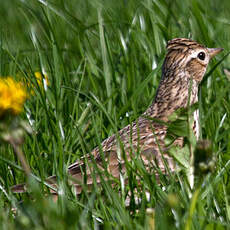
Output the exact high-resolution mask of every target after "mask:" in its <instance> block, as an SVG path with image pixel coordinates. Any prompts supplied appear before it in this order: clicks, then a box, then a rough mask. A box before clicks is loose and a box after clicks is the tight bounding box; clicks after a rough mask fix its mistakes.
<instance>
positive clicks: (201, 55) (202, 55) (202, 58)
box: [197, 52, 205, 61]
mask: <svg viewBox="0 0 230 230" xmlns="http://www.w3.org/2000/svg"><path fill="white" fill-rule="evenodd" d="M197 57H198V58H199V59H200V60H202V61H203V60H204V59H205V53H204V52H200V53H198V55H197Z"/></svg>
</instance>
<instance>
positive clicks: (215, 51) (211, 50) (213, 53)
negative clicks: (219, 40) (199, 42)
mask: <svg viewBox="0 0 230 230" xmlns="http://www.w3.org/2000/svg"><path fill="white" fill-rule="evenodd" d="M222 50H224V49H223V48H208V53H209V56H210V58H213V57H214V56H216V55H217V54H218V53H220V52H221V51H222Z"/></svg>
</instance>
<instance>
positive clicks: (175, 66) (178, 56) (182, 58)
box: [163, 38, 223, 83]
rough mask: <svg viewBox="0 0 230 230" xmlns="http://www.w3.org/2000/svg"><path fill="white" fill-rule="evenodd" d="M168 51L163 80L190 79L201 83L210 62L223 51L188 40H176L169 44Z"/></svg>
mask: <svg viewBox="0 0 230 230" xmlns="http://www.w3.org/2000/svg"><path fill="white" fill-rule="evenodd" d="M167 50H168V52H167V55H166V58H165V62H164V65H163V78H171V77H172V78H175V77H176V76H181V77H189V78H192V79H194V80H196V81H197V82H198V83H199V82H200V81H201V80H202V79H203V76H204V74H205V71H206V69H207V65H208V63H209V61H210V60H211V59H212V58H213V57H214V56H215V55H216V54H218V53H219V52H221V51H222V50H223V49H222V48H206V47H205V46H203V45H201V44H199V43H197V42H196V41H193V40H190V39H187V38H175V39H173V40H171V41H169V42H168V44H167ZM168 80H169V81H170V79H168ZM171 80H172V79H171Z"/></svg>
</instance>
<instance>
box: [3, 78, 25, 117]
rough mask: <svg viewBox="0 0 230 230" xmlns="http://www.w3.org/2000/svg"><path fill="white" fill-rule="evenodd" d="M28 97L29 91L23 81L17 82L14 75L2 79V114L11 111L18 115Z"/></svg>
mask: <svg viewBox="0 0 230 230" xmlns="http://www.w3.org/2000/svg"><path fill="white" fill-rule="evenodd" d="M26 98H27V92H26V89H25V87H24V85H23V84H22V83H21V82H16V81H15V80H14V79H13V78H12V77H7V78H1V79H0V116H2V115H4V114H6V113H11V114H12V115H18V114H19V113H20V112H21V111H22V109H23V104H24V102H25V100H26Z"/></svg>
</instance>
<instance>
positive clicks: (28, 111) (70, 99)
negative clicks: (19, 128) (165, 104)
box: [0, 0, 230, 229]
mask: <svg viewBox="0 0 230 230" xmlns="http://www.w3.org/2000/svg"><path fill="white" fill-rule="evenodd" d="M229 7H230V3H229V1H228V0H223V1H221V3H218V2H217V1H207V2H205V3H204V2H200V1H198V0H184V1H183V4H182V2H181V1H179V0H176V1H169V0H167V1H166V0H165V1H158V0H156V1H153V0H143V1H138V0H133V1H128V0H123V1H101V0H94V1H87V0H72V1H63V0H56V1H50V0H48V1H42V0H40V1H39V0H30V1H28V0H24V1H16V0H11V1H3V0H2V1H1V7H0V12H1V19H0V28H1V30H0V31H1V33H0V35H1V36H0V74H1V76H8V75H11V76H15V77H16V78H19V79H26V80H27V81H29V82H30V83H31V84H32V85H33V91H34V93H33V94H32V95H31V97H30V99H29V100H27V103H26V105H25V112H24V113H23V114H22V119H25V120H28V116H29V119H30V122H31V124H32V129H33V134H32V135H27V136H26V138H25V141H24V144H23V152H24V154H25V156H26V159H27V161H28V163H29V165H30V167H31V169H32V171H33V174H34V175H35V176H36V177H37V178H38V179H39V180H41V181H44V180H45V178H47V176H49V175H52V174H56V175H58V178H59V179H58V183H59V185H60V187H61V188H62V189H63V194H62V195H60V196H59V199H58V202H53V200H52V198H50V197H49V196H47V193H49V191H48V190H49V189H48V188H47V187H46V186H44V185H43V183H41V184H37V183H36V182H35V181H36V180H35V181H33V180H32V181H29V183H30V186H29V187H30V190H31V192H30V193H29V194H23V195H18V194H12V193H11V191H10V187H11V186H12V185H14V184H16V183H21V182H23V181H26V177H25V175H24V173H23V172H22V170H20V167H19V162H18V161H17V159H16V158H15V157H14V153H13V150H12V149H11V147H10V146H6V145H3V144H1V146H0V153H1V154H0V159H1V161H0V175H1V177H0V178H1V180H0V196H1V200H0V209H1V212H0V223H2V224H1V225H0V227H2V229H78V228H79V229H98V228H104V229H153V228H154V226H155V227H156V228H155V229H228V228H229V221H230V206H229V190H228V189H230V187H229V175H228V172H229V167H230V157H229V156H230V155H229V152H230V144H229V138H230V134H229V129H230V119H229V117H230V102H229V99H230V98H229V91H230V83H229V81H228V79H227V78H226V77H225V75H224V73H223V69H224V68H228V65H229V59H228V56H227V55H226V56H225V57H224V55H222V56H221V55H220V56H218V57H216V59H215V60H213V61H212V63H210V66H209V69H208V72H207V74H206V77H205V79H204V81H203V83H202V84H201V87H200V91H199V105H198V106H199V109H200V117H201V127H202V136H201V138H202V139H209V140H210V141H211V143H212V149H213V154H214V155H215V156H216V158H217V160H216V169H215V172H213V173H211V174H209V175H207V176H205V177H204V178H203V176H202V175H197V178H196V181H201V180H202V185H201V186H200V185H199V183H198V182H197V183H196V187H195V189H194V190H193V191H191V192H189V191H188V189H187V188H188V185H187V182H186V180H185V176H184V175H183V174H176V175H170V176H165V175H161V176H160V184H159V183H157V181H156V178H155V177H154V175H152V174H151V173H149V172H147V171H146V170H145V168H144V167H143V165H142V164H141V162H140V161H138V160H137V162H134V163H133V164H132V165H131V166H130V167H128V168H129V170H128V175H129V183H128V186H126V187H124V188H123V187H122V185H121V184H120V181H118V186H117V187H116V188H114V187H113V186H111V185H110V183H109V182H106V181H104V182H103V183H102V187H101V188H99V187H97V186H96V185H95V186H94V188H93V192H92V193H90V194H88V193H87V192H83V194H82V195H81V196H80V197H75V196H74V195H73V192H72V191H71V188H69V187H68V185H67V181H66V169H67V166H68V165H69V164H70V163H72V162H74V161H75V160H77V159H79V158H80V157H81V156H83V155H84V154H86V153H88V152H90V150H92V149H93V148H94V147H95V146H98V145H100V143H101V142H102V140H103V139H105V138H106V137H108V136H109V135H111V134H113V133H116V132H117V130H119V129H120V128H122V127H124V126H125V125H127V124H129V123H130V122H131V121H133V120H134V119H135V118H137V117H138V116H139V115H140V114H141V113H142V112H143V111H145V109H146V108H147V107H148V106H149V105H150V104H151V102H152V100H153V98H154V95H155V93H156V89H157V86H158V83H159V80H160V76H161V65H162V63H163V60H164V55H165V46H166V42H167V41H168V40H170V39H172V38H174V37H189V38H192V39H194V40H197V41H199V42H200V43H202V44H204V45H206V46H208V47H222V48H224V49H225V54H227V52H228V47H229V37H230V24H229V18H230V13H229V10H228V8H229ZM222 57H224V58H223V60H221V58H222ZM218 61H220V62H219V64H220V65H216V64H218ZM36 71H38V72H43V73H46V74H47V75H48V78H49V85H48V89H47V91H45V90H44V89H42V88H41V87H40V86H39V85H38V84H37V82H36V79H35V77H34V73H35V72H36ZM136 175H138V176H139V178H140V179H141V180H140V185H138V183H139V182H137V181H136V179H135V178H136ZM201 178H202V179H201ZM137 185H138V186H137ZM145 191H148V192H149V193H150V199H149V200H148V199H147V197H146V196H145ZM127 194H131V196H130V199H131V200H130V206H129V207H126V206H125V199H126V198H127ZM135 197H138V198H140V202H139V204H138V205H137V204H136V203H135ZM21 200H23V201H24V202H23V203H20V201H21ZM15 206H16V207H17V213H16V215H14V214H13V213H12V211H11V209H12V207H15Z"/></svg>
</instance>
